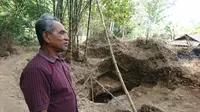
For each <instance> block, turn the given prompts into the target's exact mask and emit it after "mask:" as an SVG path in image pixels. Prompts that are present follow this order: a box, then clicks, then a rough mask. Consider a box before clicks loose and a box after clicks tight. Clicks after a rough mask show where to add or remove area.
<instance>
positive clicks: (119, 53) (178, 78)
mask: <svg viewBox="0 0 200 112" xmlns="http://www.w3.org/2000/svg"><path fill="white" fill-rule="evenodd" d="M96 49H98V50H96ZM99 49H101V50H99ZM113 49H114V55H115V58H116V61H117V65H118V67H119V69H120V72H121V75H122V77H123V80H124V83H125V85H126V87H127V89H128V91H130V90H132V89H133V88H134V87H138V86H140V85H149V86H155V85H157V83H158V82H161V83H162V84H163V85H165V86H167V87H168V88H172V89H173V87H174V86H175V85H176V84H180V83H183V82H185V81H188V82H190V80H184V81H183V80H182V79H183V75H184V74H185V72H183V71H182V69H180V68H179V67H177V66H174V65H173V64H172V62H173V61H177V60H178V59H177V57H175V56H174V53H173V52H172V51H171V50H169V49H168V48H166V47H165V46H164V44H163V43H159V42H155V41H153V40H149V41H148V43H146V42H145V41H144V40H136V41H133V42H126V43H117V44H114V46H113ZM98 51H106V52H101V56H100V57H101V58H102V56H104V58H103V59H102V61H100V62H99V63H98V64H97V65H96V66H97V70H96V73H97V75H96V78H97V80H98V81H99V82H100V83H101V84H102V85H103V86H104V87H105V88H106V89H108V91H110V92H111V93H112V94H113V95H114V96H115V97H117V96H120V95H122V94H124V92H123V89H122V87H121V83H120V81H119V79H118V76H117V73H116V72H115V68H114V65H113V63H112V59H111V57H110V55H109V54H108V53H107V51H108V48H107V47H94V48H93V49H90V52H89V53H92V55H90V54H88V55H89V56H92V57H93V56H95V55H96V54H95V53H97V54H99V53H98ZM93 87H94V88H93V89H94V102H98V103H107V102H109V101H110V100H111V99H112V97H111V95H109V94H108V93H107V92H106V91H104V90H103V89H102V87H101V86H99V85H98V84H97V83H94V86H93ZM90 91H91V90H90ZM91 97H92V94H91V92H90V100H92V98H91Z"/></svg>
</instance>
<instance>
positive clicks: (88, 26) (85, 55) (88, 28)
mask: <svg viewBox="0 0 200 112" xmlns="http://www.w3.org/2000/svg"><path fill="white" fill-rule="evenodd" d="M91 9H92V0H90V6H89V14H88V24H87V37H86V41H85V44H86V45H85V53H84V60H85V61H87V44H88V38H89V34H90V17H91Z"/></svg>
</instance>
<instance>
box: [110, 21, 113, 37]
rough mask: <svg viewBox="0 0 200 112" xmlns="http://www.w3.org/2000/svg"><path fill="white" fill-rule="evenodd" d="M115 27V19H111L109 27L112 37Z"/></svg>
mask: <svg viewBox="0 0 200 112" xmlns="http://www.w3.org/2000/svg"><path fill="white" fill-rule="evenodd" d="M113 29H114V21H112V20H111V21H110V28H109V35H110V36H111V37H113V36H114V33H113Z"/></svg>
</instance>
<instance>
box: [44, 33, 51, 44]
mask: <svg viewBox="0 0 200 112" xmlns="http://www.w3.org/2000/svg"><path fill="white" fill-rule="evenodd" d="M42 35H43V38H44V41H45V42H47V43H50V39H49V34H48V32H43V34H42Z"/></svg>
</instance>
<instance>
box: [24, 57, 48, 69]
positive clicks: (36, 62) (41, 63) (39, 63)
mask: <svg viewBox="0 0 200 112" xmlns="http://www.w3.org/2000/svg"><path fill="white" fill-rule="evenodd" d="M47 65H48V64H47V61H46V60H45V59H44V58H43V57H41V56H40V55H39V54H36V55H35V56H34V57H33V58H32V59H31V60H30V61H29V62H28V64H27V65H26V67H25V68H24V70H25V69H33V68H34V69H36V68H37V69H41V68H45V67H46V66H47Z"/></svg>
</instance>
